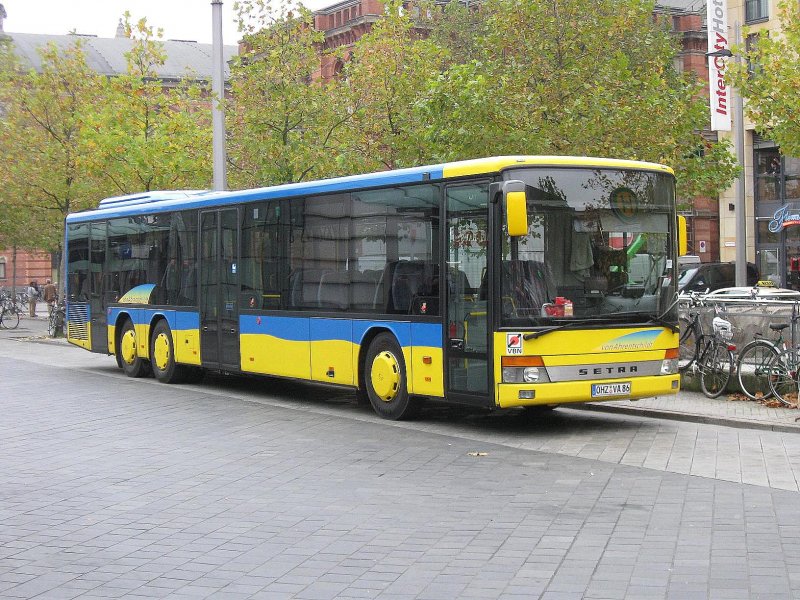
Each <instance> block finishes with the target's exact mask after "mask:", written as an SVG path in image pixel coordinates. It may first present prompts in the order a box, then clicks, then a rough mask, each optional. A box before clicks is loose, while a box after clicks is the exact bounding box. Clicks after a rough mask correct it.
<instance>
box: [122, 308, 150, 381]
mask: <svg viewBox="0 0 800 600" xmlns="http://www.w3.org/2000/svg"><path fill="white" fill-rule="evenodd" d="M117 364H118V365H119V366H121V367H122V370H123V372H124V373H125V375H127V376H128V377H145V376H146V375H147V374H148V371H149V370H150V369H149V367H150V365H149V363H148V362H147V361H146V360H144V359H142V358H139V353H138V351H137V350H136V328H135V327H134V326H133V323H132V322H131V321H130V320H126V321H125V324H124V325H123V326H122V333H121V334H120V336H119V343H118V344H117Z"/></svg>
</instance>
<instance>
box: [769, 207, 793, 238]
mask: <svg viewBox="0 0 800 600" xmlns="http://www.w3.org/2000/svg"><path fill="white" fill-rule="evenodd" d="M792 225H800V207H798V206H797V205H796V204H785V205H783V206H781V207H780V208H779V209H778V210H776V211H775V214H773V215H772V220H771V221H770V222H769V230H770V232H772V233H778V232H779V231H781V230H782V229H784V228H786V227H790V226H792Z"/></svg>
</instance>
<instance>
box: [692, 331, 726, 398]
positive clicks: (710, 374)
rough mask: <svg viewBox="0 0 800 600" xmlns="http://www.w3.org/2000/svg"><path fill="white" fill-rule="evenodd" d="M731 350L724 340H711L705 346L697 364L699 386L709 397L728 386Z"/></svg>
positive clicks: (719, 393) (717, 394)
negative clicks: (699, 362)
mask: <svg viewBox="0 0 800 600" xmlns="http://www.w3.org/2000/svg"><path fill="white" fill-rule="evenodd" d="M733 362H734V358H733V352H731V351H730V350H728V345H727V344H726V343H724V342H719V341H717V340H713V341H712V342H710V343H709V345H708V347H707V348H706V351H705V354H704V355H703V358H702V360H701V364H700V365H698V366H699V369H700V388H701V389H702V390H703V393H704V394H705V395H706V396H708V397H709V398H716V397H718V396H720V395H722V393H723V392H724V391H725V388H726V387H728V382H729V381H730V380H731V375H732V374H733Z"/></svg>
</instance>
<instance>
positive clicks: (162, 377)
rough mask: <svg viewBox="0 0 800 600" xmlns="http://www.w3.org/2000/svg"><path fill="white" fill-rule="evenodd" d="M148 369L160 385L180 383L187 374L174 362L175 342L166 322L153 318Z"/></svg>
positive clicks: (184, 368)
mask: <svg viewBox="0 0 800 600" xmlns="http://www.w3.org/2000/svg"><path fill="white" fill-rule="evenodd" d="M150 368H151V369H152V371H153V376H154V377H155V378H156V379H157V380H158V381H160V382H161V383H182V382H184V381H185V380H186V378H187V375H188V372H187V368H186V367H185V366H184V365H180V364H178V363H177V362H176V361H175V341H174V340H173V338H172V329H171V328H170V326H169V323H168V322H167V320H166V319H165V318H164V317H163V316H161V317H158V316H157V317H155V318H154V319H153V321H152V322H151V324H150Z"/></svg>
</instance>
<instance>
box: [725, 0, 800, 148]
mask: <svg viewBox="0 0 800 600" xmlns="http://www.w3.org/2000/svg"><path fill="white" fill-rule="evenodd" d="M778 15H779V19H780V23H781V31H780V32H776V33H774V34H771V35H768V36H767V35H760V36H758V39H757V41H756V42H755V44H754V45H753V46H752V47H751V48H750V50H744V49H741V48H740V49H737V51H738V52H740V53H741V55H742V56H743V57H744V58H745V60H744V62H743V63H740V64H738V65H737V64H736V63H734V62H733V61H729V62H728V66H729V78H730V83H732V84H733V85H734V86H735V87H736V88H738V90H739V93H741V95H742V98H743V99H744V101H745V103H744V110H745V114H746V115H747V118H749V119H750V120H751V121H752V122H753V123H754V124H755V127H756V130H757V131H758V132H759V133H760V134H761V135H764V136H766V137H769V138H770V139H772V140H774V141H775V142H776V143H777V144H778V146H780V149H781V152H782V153H783V154H784V155H787V156H800V120H798V114H800V93H798V92H799V91H800V13H798V10H797V2H792V1H790V0H781V2H780V3H779V4H778ZM750 65H752V68H750Z"/></svg>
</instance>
